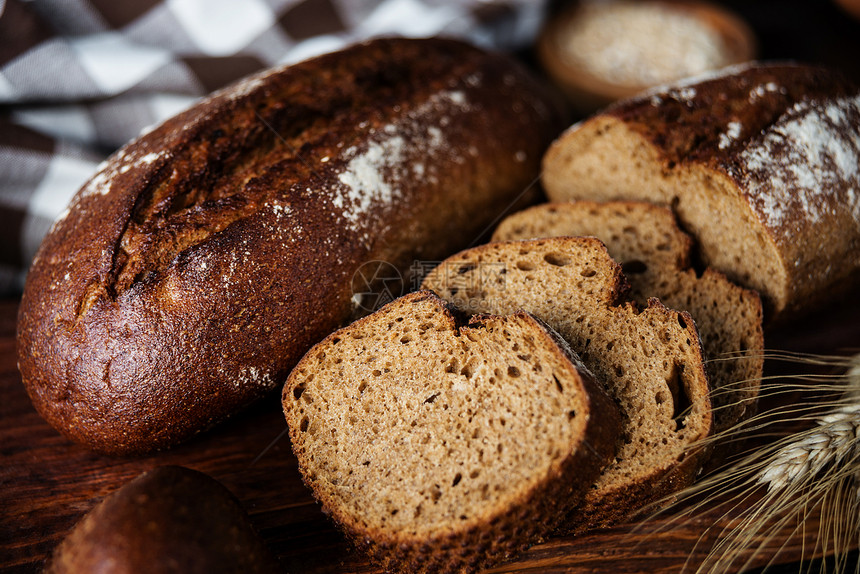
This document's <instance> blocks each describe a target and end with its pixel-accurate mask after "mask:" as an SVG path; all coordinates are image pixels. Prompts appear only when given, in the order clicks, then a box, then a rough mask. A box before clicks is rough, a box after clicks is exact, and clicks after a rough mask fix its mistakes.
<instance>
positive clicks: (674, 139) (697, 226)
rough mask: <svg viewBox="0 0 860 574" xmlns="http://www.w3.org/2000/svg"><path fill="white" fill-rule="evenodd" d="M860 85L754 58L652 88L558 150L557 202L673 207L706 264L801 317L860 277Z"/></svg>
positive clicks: (553, 176)
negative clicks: (625, 202) (631, 202)
mask: <svg viewBox="0 0 860 574" xmlns="http://www.w3.org/2000/svg"><path fill="white" fill-rule="evenodd" d="M858 141H860V88H858V87H857V86H854V85H852V84H851V83H850V82H848V81H846V80H845V79H844V78H843V77H841V76H840V75H839V74H837V73H835V72H833V71H829V70H825V69H820V68H815V67H810V66H805V65H783V64H749V65H744V66H740V67H734V68H729V69H726V70H723V71H721V72H719V73H716V74H713V75H710V76H707V77H702V78H698V79H691V80H687V81H684V82H680V83H677V84H673V85H670V86H666V87H663V88H660V89H657V90H653V91H650V92H647V93H645V94H643V95H641V96H639V97H635V98H633V99H630V100H626V101H624V102H620V103H618V104H616V105H613V106H610V107H609V108H607V109H605V110H603V111H602V112H601V113H599V114H597V115H595V116H593V117H591V118H589V119H587V120H585V121H583V122H580V123H578V124H576V125H574V126H572V127H571V128H570V129H569V130H567V132H565V133H564V134H563V135H562V136H561V137H559V138H558V139H557V140H556V141H555V143H553V144H552V146H550V149H549V150H548V151H547V153H546V154H545V155H544V160H543V174H542V183H543V186H544V189H545V190H546V193H547V196H548V197H549V199H550V200H551V201H574V200H583V199H584V200H591V201H610V200H618V199H625V200H637V201H646V202H649V203H656V204H662V205H668V206H671V207H672V208H673V210H674V211H675V213H677V215H678V217H679V219H680V221H681V225H682V227H683V228H684V229H685V230H686V231H688V232H689V233H691V234H692V235H693V236H694V237H695V239H696V244H697V246H698V249H699V251H700V256H701V258H702V260H703V262H704V264H705V265H707V266H710V267H714V268H715V269H718V270H720V271H721V272H723V273H725V274H726V275H727V276H728V277H729V279H731V280H733V281H735V282H736V283H739V284H741V285H743V286H745V287H749V288H752V289H755V290H756V291H758V292H759V293H760V294H761V295H762V298H763V301H764V303H765V307H766V313H765V315H766V317H767V318H768V321H770V320H775V319H776V318H780V319H782V320H785V319H790V318H791V317H792V316H796V315H797V314H798V313H800V312H807V311H808V310H809V309H811V308H812V307H813V306H814V305H815V304H816V302H822V301H827V300H829V299H830V298H832V296H833V294H834V291H835V289H836V287H841V288H845V287H847V286H850V285H852V284H853V285H856V281H857V278H858V277H860V223H858V222H860V193H858V190H860V145H858V143H857V142H858Z"/></svg>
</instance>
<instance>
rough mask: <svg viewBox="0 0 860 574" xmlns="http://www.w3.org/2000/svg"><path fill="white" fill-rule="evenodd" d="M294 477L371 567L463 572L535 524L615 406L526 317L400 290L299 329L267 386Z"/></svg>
mask: <svg viewBox="0 0 860 574" xmlns="http://www.w3.org/2000/svg"><path fill="white" fill-rule="evenodd" d="M283 405H284V413H285V415H286V418H287V422H288V424H289V429H290V439H291V441H292V445H293V450H294V451H295V453H296V457H297V458H298V461H299V468H300V469H301V471H302V475H303V477H304V480H305V482H306V483H307V484H308V486H309V487H310V488H311V489H312V490H313V492H314V495H315V496H316V498H317V499H318V500H319V501H320V503H321V504H322V506H323V510H324V511H325V512H326V513H327V514H329V515H330V516H331V517H332V518H333V519H334V520H336V521H337V523H338V524H339V525H340V526H341V527H342V528H343V529H344V531H345V532H346V533H347V534H348V535H349V536H350V538H352V540H353V541H354V542H355V544H356V545H357V546H358V547H359V548H361V549H362V550H364V551H366V552H368V553H369V554H370V556H371V557H372V558H373V559H374V560H376V561H378V562H379V563H381V564H382V565H383V566H384V567H385V568H386V570H389V569H396V570H399V571H403V572H409V573H416V572H428V573H430V572H434V573H435V572H471V571H475V570H477V569H478V568H480V567H482V566H487V565H489V564H492V563H494V562H497V561H499V560H501V559H504V558H506V557H508V556H510V555H511V554H513V553H515V552H516V551H518V550H521V549H522V548H523V547H525V546H527V545H529V544H532V543H534V542H536V541H537V540H538V539H539V537H541V536H544V535H546V534H548V533H549V532H550V531H551V530H552V528H553V527H554V526H555V525H556V524H558V522H559V521H560V520H561V519H562V518H563V517H564V515H565V513H566V511H568V510H570V509H571V508H572V507H573V505H574V504H576V503H577V502H578V501H579V500H580V499H581V497H582V494H583V491H585V490H586V489H587V488H588V487H589V486H590V485H591V483H592V481H593V480H594V479H595V477H596V476H597V474H598V472H599V471H600V469H601V468H602V467H603V465H605V464H606V462H607V460H608V459H609V458H610V457H611V456H612V454H613V453H614V450H615V441H616V437H617V434H618V432H619V419H618V413H617V408H616V406H615V405H614V404H613V402H612V401H611V400H610V399H609V397H608V396H607V395H606V394H605V393H604V392H603V390H602V389H601V388H600V386H599V385H598V384H597V383H596V382H595V381H594V380H593V379H592V376H591V374H590V373H588V372H587V371H586V370H585V368H584V367H582V366H581V363H579V361H578V359H577V358H576V357H575V356H574V355H573V354H572V353H571V352H570V350H569V348H568V347H567V345H566V343H565V342H564V341H563V340H562V339H561V338H560V337H559V336H558V335H557V334H556V333H555V332H553V331H552V330H550V329H549V328H548V327H546V326H545V325H544V324H543V323H541V322H540V321H538V320H537V319H535V318H534V317H532V316H530V315H528V314H525V313H518V314H513V315H509V316H506V317H499V316H490V315H485V316H479V317H472V319H471V320H469V321H468V323H466V322H464V321H463V320H462V318H458V316H456V315H455V314H453V313H452V312H451V309H450V308H449V307H448V305H446V304H445V303H444V302H443V301H442V300H441V299H439V298H438V297H436V296H435V295H433V294H432V293H430V292H428V291H419V292H416V293H410V294H409V295H406V296H404V297H401V298H399V299H396V300H395V301H393V302H392V303H390V304H388V305H386V306H385V307H383V308H382V309H381V310H379V311H377V312H376V313H374V314H372V315H370V316H367V317H365V318H363V319H360V320H358V321H356V322H354V323H352V324H351V325H348V326H347V327H344V328H343V329H340V330H339V331H336V332H335V333H333V334H332V335H330V336H328V337H327V338H326V339H324V340H323V341H322V342H321V343H319V344H317V345H315V346H314V347H313V348H312V349H311V350H310V351H309V352H308V354H307V355H305V357H304V358H303V359H302V360H301V361H300V362H299V364H298V365H297V366H296V368H295V369H294V370H293V372H292V373H291V374H290V377H289V379H288V380H287V383H286V385H285V386H284V392H283Z"/></svg>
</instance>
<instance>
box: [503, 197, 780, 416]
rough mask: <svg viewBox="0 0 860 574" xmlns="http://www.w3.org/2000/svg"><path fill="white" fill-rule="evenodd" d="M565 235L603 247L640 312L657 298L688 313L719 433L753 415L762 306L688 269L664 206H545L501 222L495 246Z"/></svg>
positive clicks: (682, 239)
mask: <svg viewBox="0 0 860 574" xmlns="http://www.w3.org/2000/svg"><path fill="white" fill-rule="evenodd" d="M565 235H568V236H593V237H597V238H598V239H600V240H601V241H603V243H604V244H605V245H606V248H607V249H608V250H609V254H610V255H611V256H612V258H613V259H615V260H616V261H617V262H618V263H620V264H621V269H622V270H623V271H624V275H625V277H627V280H628V281H629V283H630V297H631V298H632V299H633V300H634V301H636V303H637V304H638V305H639V306H640V307H642V308H645V307H646V306H647V304H648V299H650V298H651V297H656V298H657V299H659V300H660V302H661V303H663V304H664V305H666V306H667V307H669V308H671V309H675V310H679V311H688V312H689V313H690V315H691V316H692V317H693V319H694V320H695V321H696V327H697V328H698V330H699V334H700V335H701V337H702V346H703V350H704V352H705V359H706V363H707V364H706V367H707V372H708V379H709V380H710V382H711V386H712V394H711V403H712V404H713V409H714V430H715V431H716V432H720V431H724V430H726V429H728V428H730V427H731V426H733V425H735V424H736V423H738V422H739V421H741V420H744V419H746V418H748V417H749V416H751V415H752V414H753V413H754V412H755V407H756V398H757V397H758V393H759V388H760V386H761V376H762V369H763V367H764V334H763V332H762V308H761V300H760V298H759V296H758V293H756V292H755V291H751V290H749V289H744V288H743V287H740V286H738V285H735V284H734V283H732V282H731V281H729V280H728V279H726V277H725V276H724V275H723V274H722V273H720V272H718V271H714V270H713V269H710V268H709V269H706V270H705V271H704V272H703V273H702V274H701V276H699V275H697V273H696V271H694V270H693V269H692V267H691V266H690V265H691V261H690V250H691V248H692V242H691V240H690V237H689V236H688V235H687V234H686V233H684V232H683V231H681V229H679V228H678V225H677V223H676V221H675V217H674V215H673V214H672V211H671V210H670V209H669V208H668V207H662V206H657V205H652V204H650V203H640V202H631V201H610V202H606V203H595V202H591V201H576V202H570V203H544V204H541V205H536V206H534V207H531V208H529V209H524V210H522V211H519V212H517V213H514V214H512V215H510V216H508V217H506V218H505V219H504V220H502V222H501V223H499V226H498V227H497V228H496V230H495V232H494V233H493V240H494V241H505V240H522V239H531V238H537V237H557V236H565Z"/></svg>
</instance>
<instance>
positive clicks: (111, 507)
mask: <svg viewBox="0 0 860 574" xmlns="http://www.w3.org/2000/svg"><path fill="white" fill-rule="evenodd" d="M280 571H281V568H280V565H279V564H278V562H277V560H276V559H275V558H274V556H273V555H272V554H271V553H270V552H269V549H268V548H267V547H266V545H265V544H264V543H263V540H262V539H261V538H260V537H259V535H258V534H257V532H256V531H255V530H254V527H253V525H252V524H251V520H250V519H249V517H248V514H247V513H246V512H245V509H244V508H242V505H241V504H240V503H239V501H238V500H237V499H236V498H235V497H234V496H233V494H232V493H231V492H230V491H229V490H227V488H225V487H224V486H223V485H222V484H221V483H220V482H218V481H216V480H215V479H214V478H212V477H210V476H208V475H206V474H203V473H202V472H198V471H196V470H191V469H188V468H184V467H180V466H161V467H158V468H155V469H152V470H149V471H147V472H144V473H143V474H141V475H139V476H138V477H137V478H135V479H133V480H131V481H129V482H128V483H126V484H124V485H123V486H122V487H120V488H119V489H117V490H116V491H114V492H112V493H111V494H110V495H109V496H108V497H107V498H105V499H104V500H102V501H101V502H99V503H98V504H97V505H96V506H95V507H94V508H93V509H92V510H91V511H90V512H88V513H87V514H86V516H84V517H83V518H82V519H81V520H80V521H79V522H78V523H77V524H76V525H75V526H74V527H73V528H72V530H71V531H70V532H69V533H68V534H67V535H66V537H65V538H64V539H63V541H62V542H60V544H59V545H58V546H57V547H56V548H55V549H54V553H53V555H52V557H51V559H50V560H49V562H48V565H47V567H46V569H45V572H46V574H80V573H82V572H110V573H111V574H133V573H135V572H147V573H149V574H176V573H179V572H181V573H183V574H211V573H215V572H248V573H249V574H251V573H254V574H275V573H277V572H280Z"/></svg>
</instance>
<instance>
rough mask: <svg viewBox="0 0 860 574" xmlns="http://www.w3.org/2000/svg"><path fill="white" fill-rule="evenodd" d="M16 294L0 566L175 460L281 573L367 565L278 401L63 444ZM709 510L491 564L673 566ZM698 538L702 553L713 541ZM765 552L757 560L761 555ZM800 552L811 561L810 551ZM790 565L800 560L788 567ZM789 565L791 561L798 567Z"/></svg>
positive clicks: (795, 551) (858, 307) (824, 330)
mask: <svg viewBox="0 0 860 574" xmlns="http://www.w3.org/2000/svg"><path fill="white" fill-rule="evenodd" d="M16 310H17V302H16V301H0V570H2V571H4V572H33V571H36V570H38V569H39V568H40V566H41V564H43V561H44V559H45V558H46V556H47V555H48V554H49V553H50V552H51V551H52V549H53V548H54V546H55V545H56V544H57V543H58V542H59V540H60V539H61V538H62V537H63V536H64V534H65V533H66V532H67V531H68V530H69V528H70V527H72V525H73V524H74V523H75V522H76V521H77V520H78V519H79V518H80V517H81V516H82V515H83V514H85V513H86V512H87V511H88V510H89V509H90V508H91V507H92V506H93V505H94V504H95V503H97V502H98V501H99V500H100V499H101V498H102V497H104V496H105V495H107V494H108V493H110V492H112V491H113V490H115V489H116V488H118V487H120V486H121V485H122V484H124V483H125V482H126V481H128V480H130V479H131V478H133V477H134V476H136V475H138V474H139V473H141V472H143V471H144V470H147V469H150V468H153V467H156V466H159V465H162V464H178V465H184V466H187V467H190V468H194V469H197V470H200V471H203V472H205V473H208V474H210V475H211V476H213V477H214V478H216V479H218V480H219V481H221V482H222V483H223V484H224V485H225V486H227V488H229V489H230V490H231V491H232V492H233V493H234V494H235V495H236V496H237V497H238V498H239V500H240V501H241V502H242V503H243V505H244V506H245V508H246V509H247V510H248V512H249V514H250V516H251V519H252V521H253V523H254V525H255V526H256V527H257V529H258V530H259V532H260V533H261V535H262V536H263V538H264V539H265V541H266V542H267V544H268V545H269V546H270V547H271V548H272V550H273V551H274V552H275V553H276V554H277V555H278V557H279V558H280V560H281V562H282V564H283V566H284V568H285V569H286V570H287V571H288V572H318V573H323V572H375V571H376V570H375V569H374V568H373V567H372V566H370V565H369V564H368V563H367V562H366V561H365V560H364V558H363V557H362V556H360V555H357V554H356V553H353V552H351V551H350V549H349V548H348V546H347V544H346V542H345V540H344V538H343V537H342V536H341V535H340V534H339V533H338V531H337V530H336V529H335V528H334V527H333V526H332V524H331V523H330V522H329V521H328V519H327V518H326V517H325V516H324V515H323V514H322V512H321V511H320V509H319V508H318V506H317V505H316V504H315V503H314V501H313V500H312V498H311V496H310V494H309V491H308V490H307V489H306V488H305V487H304V486H303V484H302V482H301V479H300V477H299V473H298V471H297V469H296V461H295V458H294V457H293V455H292V453H291V451H290V446H289V440H288V439H287V438H286V437H284V436H282V433H283V431H284V430H285V427H286V425H285V423H284V419H283V416H282V414H281V412H280V409H279V405H278V401H277V398H276V397H272V398H271V399H270V400H265V401H263V402H261V403H259V404H257V405H256V406H254V407H252V408H251V409H250V410H249V411H247V412H245V413H243V414H241V415H240V416H237V417H235V418H234V419H233V420H231V421H230V422H228V423H227V424H225V425H223V426H221V427H220V428H217V429H215V430H214V431H211V432H209V433H206V434H204V435H202V436H199V437H198V438H196V439H195V440H193V441H191V442H189V443H187V444H185V445H182V446H180V447H178V448H175V449H173V450H170V451H168V452H164V453H161V454H157V455H153V456H148V457H143V458H132V459H128V458H126V459H122V458H121V459H117V458H107V457H102V456H99V455H96V454H93V453H91V452H88V451H87V450H85V449H83V448H81V447H79V446H77V445H75V444H72V443H70V442H68V441H67V440H66V439H64V438H62V437H61V436H60V435H59V434H57V433H56V432H55V431H54V430H53V429H51V428H50V427H49V426H48V425H47V424H46V423H45V422H44V421H43V420H42V419H41V418H40V417H39V415H38V414H37V413H36V412H35V410H34V409H33V407H32V405H31V404H30V401H29V399H28V397H27V395H26V393H25V391H24V389H23V386H22V384H21V378H20V375H19V373H18V371H17V367H16V358H15V316H16ZM768 347H770V348H772V349H785V350H794V351H809V352H814V353H842V354H849V353H851V352H852V351H853V352H857V351H860V301H855V302H853V303H847V304H839V305H836V306H835V307H834V308H832V309H829V310H826V311H823V312H821V313H816V314H815V315H813V316H812V317H810V318H809V319H808V320H806V321H804V322H802V323H800V324H796V325H793V326H790V327H786V328H783V329H781V330H780V331H778V332H774V333H770V334H769V336H768ZM717 514H718V513H717V511H716V510H715V509H714V508H712V507H708V508H707V509H706V510H705V511H702V512H699V513H697V515H696V517H695V519H694V520H692V521H687V522H684V523H682V524H680V525H678V526H676V527H674V528H673V529H671V530H670V531H668V532H666V533H663V534H661V535H659V536H657V535H654V536H650V537H645V536H643V535H642V534H641V533H639V532H636V531H634V530H633V525H622V526H619V527H617V528H614V529H611V530H605V531H600V532H595V533H590V534H588V535H584V536H580V537H562V538H553V539H551V540H549V541H548V542H545V543H543V544H540V545H537V546H535V547H533V548H532V549H530V550H529V551H528V552H526V553H525V554H523V555H521V556H520V557H519V558H518V559H517V560H516V561H514V562H511V563H509V564H506V565H504V566H502V567H500V568H498V569H497V570H498V571H504V572H572V573H585V572H616V573H633V572H643V573H644V572H649V573H650V572H679V571H681V567H682V565H683V564H684V562H685V561H686V560H687V559H688V557H689V556H690V555H691V552H692V551H693V548H694V546H695V543H696V540H697V539H698V538H699V536H700V535H701V534H702V532H704V531H705V530H706V528H707V527H708V526H709V525H711V524H713V523H714V522H715V521H716V520H717ZM817 532H818V529H817V524H809V525H808V528H807V533H808V534H807V535H806V536H807V538H806V539H804V538H803V537H802V536H801V537H795V538H792V539H791V540H789V542H788V543H787V544H786V546H785V548H784V549H783V551H782V553H781V554H780V555H779V556H778V558H777V560H776V561H777V562H779V563H785V562H792V561H796V560H799V559H800V558H801V557H802V556H803V555H802V548H803V544H804V543H807V544H808V545H809V546H808V547H812V546H814V544H811V542H813V541H814V538H815V537H816V536H817ZM713 538H714V537H713V535H708V536H706V539H705V543H704V544H702V545H700V553H698V554H697V553H693V555H692V561H693V563H694V564H695V563H696V562H697V561H699V560H701V557H702V555H701V552H702V551H704V550H706V549H707V548H708V545H709V544H711V543H713V541H714V539H713ZM772 554H773V553H766V554H765V555H763V556H761V557H759V558H758V559H756V560H754V561H753V562H752V564H751V566H752V567H756V566H761V565H763V564H764V563H766V562H767V561H768V560H769V559H770V558H771V556H772ZM806 558H809V556H808V555H807V556H806ZM793 568H796V566H794V567H793ZM794 571H796V569H795V570H794Z"/></svg>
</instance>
